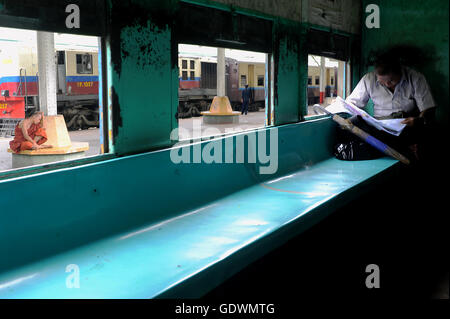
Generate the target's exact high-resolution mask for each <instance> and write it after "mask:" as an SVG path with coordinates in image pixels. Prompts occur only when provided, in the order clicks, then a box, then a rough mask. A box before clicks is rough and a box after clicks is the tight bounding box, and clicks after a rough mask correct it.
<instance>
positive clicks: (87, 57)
mask: <svg viewBox="0 0 450 319" xmlns="http://www.w3.org/2000/svg"><path fill="white" fill-rule="evenodd" d="M75 56H76V63H77V73H78V74H92V54H89V53H83V54H76V55H75Z"/></svg>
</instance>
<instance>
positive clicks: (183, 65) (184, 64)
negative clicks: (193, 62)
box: [181, 60, 187, 69]
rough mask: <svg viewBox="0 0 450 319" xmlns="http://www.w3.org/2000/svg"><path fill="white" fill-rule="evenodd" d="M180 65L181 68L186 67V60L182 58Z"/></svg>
mask: <svg viewBox="0 0 450 319" xmlns="http://www.w3.org/2000/svg"><path fill="white" fill-rule="evenodd" d="M181 65H182V68H183V69H187V60H183V61H182V62H181Z"/></svg>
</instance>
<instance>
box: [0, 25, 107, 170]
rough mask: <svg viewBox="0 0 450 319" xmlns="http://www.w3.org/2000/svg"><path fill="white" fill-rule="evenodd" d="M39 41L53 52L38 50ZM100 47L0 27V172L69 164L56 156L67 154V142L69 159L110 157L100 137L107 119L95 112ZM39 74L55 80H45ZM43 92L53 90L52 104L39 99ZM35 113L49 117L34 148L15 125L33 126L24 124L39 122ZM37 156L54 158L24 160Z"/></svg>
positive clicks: (95, 41)
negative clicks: (48, 75)
mask: <svg viewBox="0 0 450 319" xmlns="http://www.w3.org/2000/svg"><path fill="white" fill-rule="evenodd" d="M41 37H42V38H43V40H44V42H46V43H47V44H49V43H50V44H51V43H52V42H53V44H52V46H48V45H45V46H43V47H42V49H41V47H40V43H41V42H40V39H41ZM100 43H101V41H100V39H99V38H98V37H95V36H82V35H74V34H62V33H47V32H46V33H40V32H39V31H36V30H26V29H12V28H2V27H0V48H1V50H0V90H1V91H2V92H3V91H9V92H8V93H9V94H6V93H5V94H2V96H0V172H1V171H6V170H11V169H15V168H22V167H27V166H30V165H44V164H48V163H54V162H57V161H60V160H59V159H60V158H61V161H62V160H67V159H68V158H69V159H70V158H71V156H69V155H67V154H66V155H64V156H59V155H55V154H62V152H67V148H68V146H67V144H68V141H70V142H71V145H72V146H70V148H71V149H70V152H74V153H71V154H74V155H75V154H76V157H77V158H80V157H89V156H95V155H99V154H102V153H106V152H107V151H108V145H109V143H108V141H107V140H105V139H107V138H108V136H107V134H103V132H104V131H106V130H107V127H108V124H106V125H105V127H106V128H104V127H103V126H102V122H101V121H102V118H109V117H108V116H106V113H105V112H107V110H106V109H105V110H103V109H101V108H100V106H99V97H100V96H101V97H102V98H103V96H104V94H99V93H102V92H99V88H100V87H101V86H100V84H101V79H102V77H101V74H102V72H101V70H102V68H101V65H102V64H101V60H102V59H101V57H99V52H102V50H101V49H100V48H99V44H100ZM38 47H39V50H38ZM103 52H104V51H103ZM40 54H43V58H42V59H38V55H40ZM53 57H54V58H56V59H55V60H54V61H55V62H56V63H44V64H40V63H39V61H53V59H52V58H53ZM41 74H50V75H53V74H54V76H53V77H45V78H44V77H40V75H41ZM46 86H47V90H46V91H47V92H48V90H49V89H50V88H53V87H54V88H55V92H54V94H55V96H54V99H52V98H48V99H47V98H46V96H48V95H44V94H39V93H40V90H42V89H43V88H45V87H46ZM47 94H49V93H47ZM38 112H44V113H45V114H47V115H48V116H45V117H44V125H45V127H44V130H43V131H42V132H46V135H47V141H45V140H44V139H45V136H44V135H38V134H37V136H35V137H32V139H33V141H34V142H35V144H36V145H35V144H33V143H32V141H30V140H28V139H25V138H23V134H22V131H21V130H20V128H19V127H18V126H17V125H18V124H19V123H27V125H28V124H30V123H32V122H31V121H30V120H26V121H24V120H25V119H28V118H30V117H31V116H32V115H33V114H36V116H40V115H38ZM100 113H102V115H103V116H100ZM32 125H34V124H32ZM100 126H102V127H101V128H100ZM30 134H31V133H30ZM30 136H32V135H30ZM39 136H40V137H39ZM49 146H51V147H49ZM74 148H75V149H74ZM22 151H23V152H24V153H22V154H20V155H16V154H15V153H17V152H22ZM30 152H31V153H30ZM36 153H37V154H49V155H52V156H32V155H28V154H36ZM72 158H74V157H73V156H72ZM50 167H51V166H50Z"/></svg>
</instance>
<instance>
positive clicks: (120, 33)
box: [107, 0, 178, 154]
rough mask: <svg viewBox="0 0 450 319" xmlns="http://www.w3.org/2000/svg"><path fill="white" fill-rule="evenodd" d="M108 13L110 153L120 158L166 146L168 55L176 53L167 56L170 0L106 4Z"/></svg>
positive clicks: (171, 108) (170, 85)
mask: <svg viewBox="0 0 450 319" xmlns="http://www.w3.org/2000/svg"><path fill="white" fill-rule="evenodd" d="M108 10H109V13H110V15H109V17H110V24H109V25H110V27H109V29H108V37H107V41H108V44H109V46H110V48H111V56H110V57H109V61H108V66H109V71H110V73H111V77H110V79H111V82H110V83H109V89H110V94H109V96H110V101H109V102H110V104H111V108H112V115H113V118H112V120H113V122H114V124H115V127H114V128H113V130H112V137H113V143H114V150H115V152H116V153H119V154H124V153H125V154H126V153H135V152H139V151H145V150H151V149H155V148H161V147H164V146H169V145H170V144H171V142H170V132H171V131H172V130H173V129H174V128H175V126H174V125H176V122H175V121H173V118H174V114H175V110H176V107H177V105H176V104H175V105H173V103H174V99H173V95H175V94H177V93H176V92H177V90H178V86H177V85H178V84H177V82H176V81H175V82H174V79H173V75H174V74H175V72H174V70H175V68H176V64H174V63H173V55H172V54H175V55H177V54H178V52H173V49H172V37H171V29H172V28H171V24H172V21H173V20H172V16H171V14H172V12H173V10H174V2H173V1H172V2H171V1H152V2H149V1H144V0H135V1H134V0H133V1H118V0H111V1H109V3H108ZM176 79H177V78H176ZM174 84H175V85H176V87H174Z"/></svg>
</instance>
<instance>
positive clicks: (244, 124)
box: [176, 44, 273, 140]
mask: <svg viewBox="0 0 450 319" xmlns="http://www.w3.org/2000/svg"><path fill="white" fill-rule="evenodd" d="M178 61H179V65H178V66H179V89H178V99H179V103H178V109H177V112H176V118H177V119H178V128H179V130H178V138H179V139H180V140H185V139H188V138H189V137H190V136H193V134H197V133H196V132H199V131H200V132H201V134H202V136H213V135H218V134H224V133H232V132H235V131H242V130H247V129H253V128H258V127H264V125H265V124H266V118H268V114H266V86H267V85H268V84H267V83H266V82H267V81H266V78H265V74H266V72H267V61H270V60H269V55H268V54H266V53H261V52H253V51H243V50H236V49H229V48H217V47H208V46H200V45H192V44H179V45H178ZM182 61H190V62H189V66H190V68H189V70H184V69H183V62H182ZM218 61H219V63H220V64H219V63H218ZM192 62H194V63H192ZM218 65H219V66H218ZM219 67H220V68H223V69H222V72H220V69H219ZM221 74H222V75H223V80H222V81H221V79H220V78H219V77H220V76H221ZM188 76H189V80H188V81H186V80H187V77H188ZM272 81H273V79H272ZM246 85H248V88H245V86H246ZM219 86H220V87H219ZM219 94H221V96H223V95H225V96H227V97H228V101H227V102H226V103H225V104H224V105H223V106H221V110H222V111H221V112H227V113H230V116H227V117H224V116H222V115H224V114H221V115H218V116H217V117H215V116H214V114H210V113H209V112H210V111H211V107H212V105H213V101H214V98H215V97H216V96H217V95H219ZM244 100H245V103H244ZM222 107H223V108H222ZM205 112H206V113H205ZM267 113H269V112H267ZM267 122H268V121H267ZM269 123H271V122H269Z"/></svg>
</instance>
